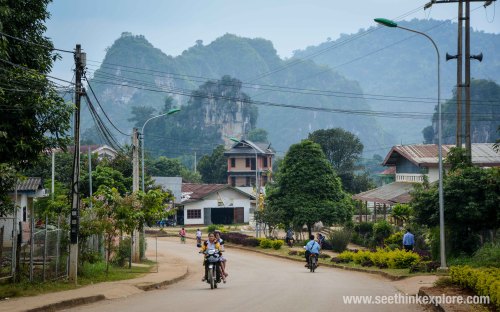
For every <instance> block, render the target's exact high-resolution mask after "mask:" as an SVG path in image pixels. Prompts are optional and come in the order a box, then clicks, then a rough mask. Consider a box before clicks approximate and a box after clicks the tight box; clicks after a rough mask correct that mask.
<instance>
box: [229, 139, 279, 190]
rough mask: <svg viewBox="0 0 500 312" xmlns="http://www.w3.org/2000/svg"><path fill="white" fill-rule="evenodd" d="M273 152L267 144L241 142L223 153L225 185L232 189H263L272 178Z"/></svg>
mask: <svg viewBox="0 0 500 312" xmlns="http://www.w3.org/2000/svg"><path fill="white" fill-rule="evenodd" d="M274 155H275V152H274V151H273V149H272V148H271V144H269V143H254V142H251V141H248V140H241V141H240V142H238V143H236V144H234V145H233V146H232V147H231V149H229V150H228V151H226V152H225V153H224V156H226V157H227V183H228V184H229V185H231V186H234V187H249V186H254V187H255V186H256V181H255V177H256V172H257V177H258V184H259V185H258V186H259V187H261V188H263V187H264V186H265V185H266V183H267V182H268V181H270V179H271V178H272V172H273V157H274Z"/></svg>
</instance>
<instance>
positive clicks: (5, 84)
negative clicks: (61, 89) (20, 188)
mask: <svg viewBox="0 0 500 312" xmlns="http://www.w3.org/2000/svg"><path fill="white" fill-rule="evenodd" d="M49 2H50V1H49V0H37V1H29V0H19V1H2V2H1V3H0V21H1V23H0V31H1V32H3V33H5V34H6V36H3V35H0V72H1V75H0V137H1V140H0V163H3V164H5V165H6V166H12V167H13V168H15V169H21V168H28V167H30V166H32V165H33V163H34V162H35V161H36V160H37V159H38V157H39V156H40V154H41V153H42V152H44V151H46V150H48V149H51V148H57V147H64V148H65V147H66V144H67V143H68V140H67V135H66V133H67V131H68V129H69V126H70V123H69V121H70V117H71V113H72V107H71V106H70V105H67V104H65V103H64V100H63V99H62V98H61V97H60V96H59V94H58V92H57V89H56V84H55V83H53V82H50V81H49V80H48V79H47V76H46V74H48V73H49V72H50V70H51V68H52V64H53V62H54V60H55V59H57V55H56V54H54V51H53V45H52V42H51V41H50V40H49V39H48V38H46V37H45V36H44V32H45V30H46V26H45V25H44V22H45V20H46V19H47V18H48V16H49V13H48V12H47V5H48V3H49ZM19 39H21V40H19ZM0 173H2V176H1V177H0V179H1V180H2V183H0V197H2V198H6V197H5V196H6V194H7V193H8V192H9V191H10V190H11V189H13V185H14V184H11V183H5V182H8V181H11V180H9V179H4V176H3V173H5V171H3V170H2V171H1V172H0ZM11 182H12V181H11ZM3 204H6V202H4V201H2V205H0V206H3ZM3 213H4V209H3V208H2V207H0V214H3Z"/></svg>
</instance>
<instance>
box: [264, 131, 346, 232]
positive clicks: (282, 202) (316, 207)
mask: <svg viewBox="0 0 500 312" xmlns="http://www.w3.org/2000/svg"><path fill="white" fill-rule="evenodd" d="M267 199H268V201H267V203H266V209H271V210H275V211H282V215H283V222H284V223H285V224H287V225H289V224H294V225H306V226H307V228H308V231H309V234H311V231H312V226H313V225H314V223H316V222H319V221H321V222H323V223H324V224H326V225H329V224H333V223H343V222H345V221H347V220H350V218H351V216H352V203H351V200H350V199H349V198H348V196H347V194H346V193H344V191H343V190H342V186H341V183H340V179H339V178H338V177H337V176H336V174H335V171H334V170H333V168H332V166H331V164H330V163H329V162H328V160H327V159H326V157H325V155H324V153H323V151H322V150H321V146H320V145H319V144H316V143H314V142H312V141H310V140H304V141H302V142H301V143H298V144H294V145H292V146H291V147H290V149H289V150H288V152H287V154H286V156H285V158H284V160H283V164H282V166H281V169H280V172H279V175H278V176H277V184H276V188H275V189H272V191H271V192H270V194H269V195H268V197H267Z"/></svg>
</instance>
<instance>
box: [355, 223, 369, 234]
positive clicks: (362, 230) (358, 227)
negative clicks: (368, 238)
mask: <svg viewBox="0 0 500 312" xmlns="http://www.w3.org/2000/svg"><path fill="white" fill-rule="evenodd" d="M354 231H355V232H356V233H358V234H360V235H366V234H368V235H371V234H372V233H373V222H361V223H356V224H355V225H354Z"/></svg>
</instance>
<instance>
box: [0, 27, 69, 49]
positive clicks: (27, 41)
mask: <svg viewBox="0 0 500 312" xmlns="http://www.w3.org/2000/svg"><path fill="white" fill-rule="evenodd" d="M0 35H3V36H5V37H8V38H11V39H14V40H18V41H22V42H24V43H28V44H32V45H35V46H39V47H42V48H45V49H48V50H52V51H59V52H65V53H71V54H74V53H75V52H74V51H69V50H63V49H58V48H54V47H51V46H46V45H43V44H40V43H36V42H33V41H29V40H26V39H23V38H19V37H15V36H11V35H8V34H6V33H4V32H1V31H0Z"/></svg>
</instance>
